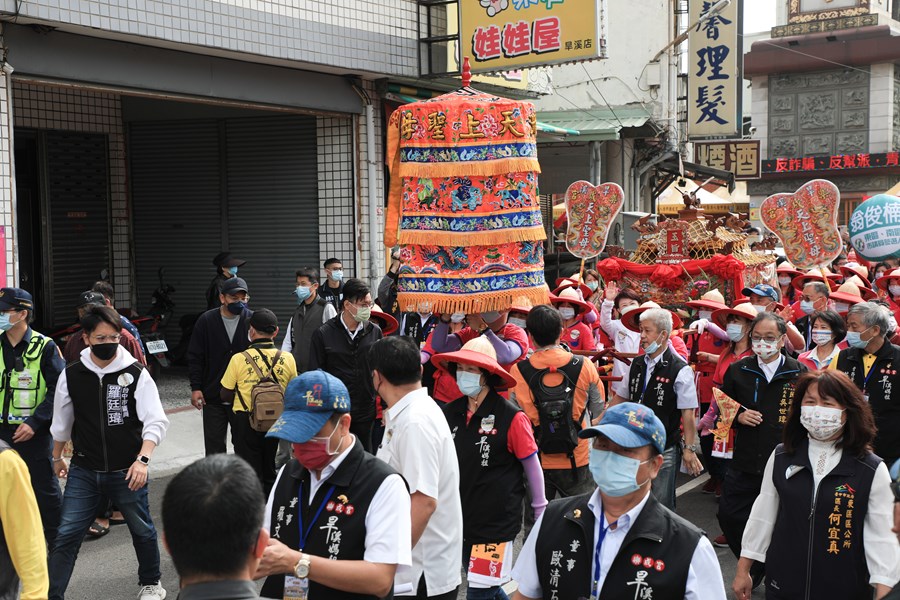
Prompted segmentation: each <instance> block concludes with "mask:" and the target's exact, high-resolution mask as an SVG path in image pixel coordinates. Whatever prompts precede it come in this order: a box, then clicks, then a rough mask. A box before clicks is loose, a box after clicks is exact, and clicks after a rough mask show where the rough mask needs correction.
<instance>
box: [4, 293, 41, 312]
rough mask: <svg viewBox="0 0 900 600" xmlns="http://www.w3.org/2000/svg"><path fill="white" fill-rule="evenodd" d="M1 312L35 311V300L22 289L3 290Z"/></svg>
mask: <svg viewBox="0 0 900 600" xmlns="http://www.w3.org/2000/svg"><path fill="white" fill-rule="evenodd" d="M0 310H34V298H32V297H31V294H29V293H28V292H26V291H25V290H23V289H22V288H2V289H0Z"/></svg>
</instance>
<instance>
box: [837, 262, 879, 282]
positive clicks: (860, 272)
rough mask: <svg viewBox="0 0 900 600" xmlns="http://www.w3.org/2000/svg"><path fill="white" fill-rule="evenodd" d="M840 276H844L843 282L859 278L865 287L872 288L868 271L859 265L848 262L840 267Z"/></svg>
mask: <svg viewBox="0 0 900 600" xmlns="http://www.w3.org/2000/svg"><path fill="white" fill-rule="evenodd" d="M841 275H843V276H844V278H845V281H846V280H847V279H850V278H852V277H859V278H860V279H861V280H862V282H863V285H864V286H865V287H867V288H871V287H872V282H871V281H869V270H868V269H867V268H865V267H864V266H862V265H861V264H859V263H851V262H848V263H847V264H845V265H843V266H841Z"/></svg>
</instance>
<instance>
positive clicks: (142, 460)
mask: <svg viewBox="0 0 900 600" xmlns="http://www.w3.org/2000/svg"><path fill="white" fill-rule="evenodd" d="M135 460H136V461H137V462H139V463H141V464H143V465H149V464H150V457H149V456H145V455H143V454H138V456H137V458H136V459H135Z"/></svg>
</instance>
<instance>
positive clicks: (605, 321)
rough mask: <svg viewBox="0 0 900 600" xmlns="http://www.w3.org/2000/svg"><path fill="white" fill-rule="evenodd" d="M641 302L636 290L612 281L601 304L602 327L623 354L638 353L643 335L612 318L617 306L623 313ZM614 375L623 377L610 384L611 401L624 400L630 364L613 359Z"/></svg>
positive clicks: (627, 396)
mask: <svg viewBox="0 0 900 600" xmlns="http://www.w3.org/2000/svg"><path fill="white" fill-rule="evenodd" d="M640 304H641V298H640V296H639V295H638V294H637V292H635V291H634V290H630V289H624V290H620V289H619V288H618V287H617V286H616V284H615V283H612V282H610V283H609V285H607V287H606V291H605V292H604V296H603V304H602V305H601V306H600V327H601V328H603V331H605V332H606V335H608V336H609V338H610V339H611V340H612V342H613V344H614V345H615V348H616V352H619V353H621V354H637V353H638V352H640V349H641V336H640V334H639V333H637V332H635V331H631V330H630V329H628V328H627V327H625V325H623V324H622V321H621V320H620V319H613V318H612V311H613V308H615V309H616V310H617V311H619V314H620V315H622V314H624V313H625V312H627V311H628V310H630V309H632V308H637V307H638V306H640ZM612 375H613V377H621V378H622V379H620V380H619V381H613V382H612V383H610V384H609V389H610V391H611V392H612V394H610V398H609V400H610V402H613V403H615V402H616V401H618V402H624V401H626V400H628V399H629V395H628V365H627V364H626V363H624V362H622V361H621V360H619V359H615V360H614V361H613V370H612Z"/></svg>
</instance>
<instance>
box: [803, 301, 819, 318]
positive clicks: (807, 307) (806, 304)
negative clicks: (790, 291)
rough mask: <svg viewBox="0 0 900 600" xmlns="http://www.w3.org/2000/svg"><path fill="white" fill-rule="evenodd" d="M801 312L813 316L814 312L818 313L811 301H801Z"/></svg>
mask: <svg viewBox="0 0 900 600" xmlns="http://www.w3.org/2000/svg"><path fill="white" fill-rule="evenodd" d="M800 310H802V311H803V314H805V315H811V314H813V313H814V312H816V309H815V307H814V306H813V303H812V301H811V300H801V301H800Z"/></svg>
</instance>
